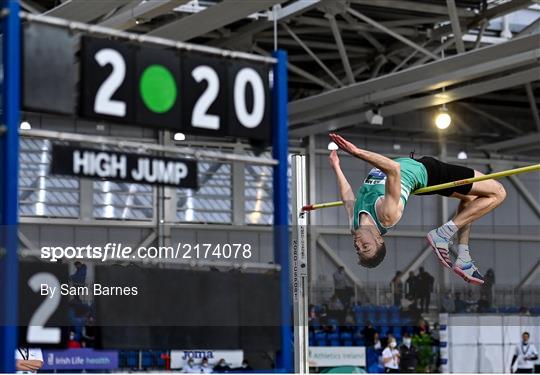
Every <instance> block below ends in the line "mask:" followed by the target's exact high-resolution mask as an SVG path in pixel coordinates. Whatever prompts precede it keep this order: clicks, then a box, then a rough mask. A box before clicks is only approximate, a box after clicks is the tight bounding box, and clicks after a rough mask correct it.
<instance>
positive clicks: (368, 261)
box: [360, 242, 386, 268]
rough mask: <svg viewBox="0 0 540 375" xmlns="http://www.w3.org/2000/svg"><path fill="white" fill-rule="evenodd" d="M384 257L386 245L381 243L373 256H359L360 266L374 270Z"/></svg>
mask: <svg viewBox="0 0 540 375" xmlns="http://www.w3.org/2000/svg"><path fill="white" fill-rule="evenodd" d="M385 256H386V244H385V243H384V242H383V243H382V244H380V245H379V246H377V250H376V251H375V254H374V255H373V256H370V257H368V256H365V255H360V265H361V266H364V267H367V268H375V267H377V266H378V265H379V264H381V262H382V261H383V260H384V257H385Z"/></svg>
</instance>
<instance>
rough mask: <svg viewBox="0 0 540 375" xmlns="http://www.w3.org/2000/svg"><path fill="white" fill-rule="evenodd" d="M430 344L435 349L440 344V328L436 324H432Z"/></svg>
mask: <svg viewBox="0 0 540 375" xmlns="http://www.w3.org/2000/svg"><path fill="white" fill-rule="evenodd" d="M431 342H432V343H433V345H434V346H436V347H437V348H438V347H439V344H440V342H441V326H440V325H439V323H437V322H435V323H433V330H432V331H431Z"/></svg>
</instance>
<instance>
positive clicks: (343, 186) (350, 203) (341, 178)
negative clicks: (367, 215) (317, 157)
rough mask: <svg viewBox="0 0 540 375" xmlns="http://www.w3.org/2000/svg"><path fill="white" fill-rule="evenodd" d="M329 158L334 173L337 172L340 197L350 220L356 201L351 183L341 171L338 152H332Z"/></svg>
mask: <svg viewBox="0 0 540 375" xmlns="http://www.w3.org/2000/svg"><path fill="white" fill-rule="evenodd" d="M328 158H329V160H330V165H331V166H332V168H333V169H334V172H336V178H337V182H338V188H339V195H340V196H341V200H342V201H343V203H344V206H345V209H346V210H347V214H348V215H349V218H350V217H352V215H353V209H354V200H355V197H354V192H353V189H352V187H351V184H349V181H347V178H346V177H345V175H344V174H343V171H342V170H341V166H340V165H339V156H338V154H337V151H335V150H334V151H332V152H330V156H329V157H328Z"/></svg>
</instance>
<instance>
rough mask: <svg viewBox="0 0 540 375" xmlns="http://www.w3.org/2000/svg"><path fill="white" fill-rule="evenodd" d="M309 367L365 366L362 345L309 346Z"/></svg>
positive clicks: (364, 352) (364, 349)
mask: <svg viewBox="0 0 540 375" xmlns="http://www.w3.org/2000/svg"><path fill="white" fill-rule="evenodd" d="M309 366H310V367H338V366H363V367H365V366H366V348H365V347H363V346H342V347H337V346H314V347H311V348H309Z"/></svg>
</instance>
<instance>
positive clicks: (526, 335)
mask: <svg viewBox="0 0 540 375" xmlns="http://www.w3.org/2000/svg"><path fill="white" fill-rule="evenodd" d="M529 337H530V336H529V332H523V334H522V335H521V339H522V340H523V343H524V344H527V343H528V342H529Z"/></svg>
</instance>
